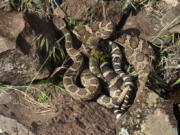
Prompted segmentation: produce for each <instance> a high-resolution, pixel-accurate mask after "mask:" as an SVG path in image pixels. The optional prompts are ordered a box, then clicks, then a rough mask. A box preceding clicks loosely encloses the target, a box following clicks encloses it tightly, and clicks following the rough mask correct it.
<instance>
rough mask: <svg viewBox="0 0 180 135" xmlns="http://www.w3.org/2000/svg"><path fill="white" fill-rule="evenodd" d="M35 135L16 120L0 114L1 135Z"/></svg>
mask: <svg viewBox="0 0 180 135" xmlns="http://www.w3.org/2000/svg"><path fill="white" fill-rule="evenodd" d="M16 134H18V135H35V134H33V133H32V132H31V131H29V130H28V129H26V128H25V127H24V126H23V125H22V124H20V123H18V122H17V121H16V120H13V119H10V118H7V117H4V116H3V115H0V135H16Z"/></svg>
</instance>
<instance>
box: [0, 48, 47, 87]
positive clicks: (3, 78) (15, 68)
mask: <svg viewBox="0 0 180 135" xmlns="http://www.w3.org/2000/svg"><path fill="white" fill-rule="evenodd" d="M41 67H42V64H41V63H40V61H39V59H33V58H32V57H29V56H28V55H24V54H23V53H22V52H21V51H19V50H17V49H16V50H9V51H6V52H4V53H1V54H0V82H4V83H7V84H13V85H15V84H16V85H21V84H26V83H28V82H31V81H32V80H33V79H43V78H46V77H48V75H49V71H48V70H47V69H46V68H42V70H41V71H40V72H39V69H40V68H41Z"/></svg>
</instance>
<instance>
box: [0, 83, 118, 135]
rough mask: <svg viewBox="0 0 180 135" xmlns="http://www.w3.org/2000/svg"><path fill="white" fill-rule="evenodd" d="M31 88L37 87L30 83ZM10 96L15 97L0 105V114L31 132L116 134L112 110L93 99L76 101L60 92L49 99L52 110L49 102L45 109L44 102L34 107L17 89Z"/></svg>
mask: <svg viewBox="0 0 180 135" xmlns="http://www.w3.org/2000/svg"><path fill="white" fill-rule="evenodd" d="M34 87H36V88H38V87H37V86H32V88H34ZM41 89H42V88H41ZM46 89H47V88H46ZM29 91H31V89H30V90H29ZM53 91H54V89H53ZM11 96H13V97H14V99H13V101H10V102H8V103H6V104H0V114H2V115H4V116H7V117H11V118H13V119H16V120H17V121H18V122H19V123H21V124H22V125H24V126H26V127H27V128H28V129H29V130H30V131H32V132H33V133H34V134H37V135H59V134H62V135H72V134H77V135H92V134H93V135H115V132H116V131H115V124H116V122H115V115H114V113H113V112H112V111H111V110H108V109H106V108H104V107H102V106H100V105H98V104H97V103H96V102H93V101H91V102H78V101H75V100H73V99H72V98H71V97H70V96H68V95H67V94H63V93H62V92H59V93H57V94H56V95H54V96H53V97H54V98H53V100H52V101H51V104H52V105H53V106H56V108H57V110H56V111H54V110H53V109H52V108H51V105H50V104H49V105H50V106H49V107H48V108H46V109H45V108H44V109H42V108H43V107H45V106H46V105H45V103H42V104H41V106H39V105H38V104H36V109H35V108H34V107H33V106H32V104H30V102H27V101H28V100H29V99H28V97H26V98H25V99H26V100H24V98H23V97H22V95H21V94H18V93H17V92H16V91H15V92H14V94H11ZM4 100H5V99H4ZM13 103H17V104H13ZM47 103H48V102H47ZM38 107H39V108H41V109H38Z"/></svg>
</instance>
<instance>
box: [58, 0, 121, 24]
mask: <svg viewBox="0 0 180 135" xmlns="http://www.w3.org/2000/svg"><path fill="white" fill-rule="evenodd" d="M60 6H61V8H62V10H63V11H64V12H65V13H66V15H67V16H68V17H71V18H73V19H75V20H80V21H85V22H86V21H87V22H92V20H93V21H102V20H105V19H107V20H111V21H112V22H113V23H114V24H118V23H119V22H120V20H121V17H122V12H121V7H122V4H121V2H118V1H116V2H115V1H103V2H102V1H98V0H76V1H74V0H65V1H64V2H63V3H62V4H61V5H60Z"/></svg>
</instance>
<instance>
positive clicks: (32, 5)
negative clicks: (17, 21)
mask: <svg viewBox="0 0 180 135" xmlns="http://www.w3.org/2000/svg"><path fill="white" fill-rule="evenodd" d="M43 2H44V1H43V0H17V1H13V0H11V5H12V6H13V7H14V8H15V9H17V10H18V11H24V12H25V11H32V12H38V13H39V12H41V13H42V12H43Z"/></svg>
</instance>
